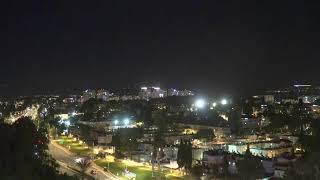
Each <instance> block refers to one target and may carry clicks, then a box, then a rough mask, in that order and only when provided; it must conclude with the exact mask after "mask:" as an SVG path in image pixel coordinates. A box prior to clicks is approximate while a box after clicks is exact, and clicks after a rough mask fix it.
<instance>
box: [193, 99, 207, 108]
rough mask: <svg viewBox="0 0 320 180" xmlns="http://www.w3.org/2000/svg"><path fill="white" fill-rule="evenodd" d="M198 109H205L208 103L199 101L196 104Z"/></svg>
mask: <svg viewBox="0 0 320 180" xmlns="http://www.w3.org/2000/svg"><path fill="white" fill-rule="evenodd" d="M195 105H196V107H197V108H200V109H201V108H204V106H205V105H206V102H205V101H204V100H203V99H198V100H197V101H196V103H195Z"/></svg>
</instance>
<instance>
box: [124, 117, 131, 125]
mask: <svg viewBox="0 0 320 180" xmlns="http://www.w3.org/2000/svg"><path fill="white" fill-rule="evenodd" d="M129 122H130V121H129V118H125V119H124V120H123V123H124V125H126V126H128V125H129Z"/></svg>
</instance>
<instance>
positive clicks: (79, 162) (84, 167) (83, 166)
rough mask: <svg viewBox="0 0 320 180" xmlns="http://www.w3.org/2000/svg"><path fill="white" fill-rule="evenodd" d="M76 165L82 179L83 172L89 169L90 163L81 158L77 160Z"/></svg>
mask: <svg viewBox="0 0 320 180" xmlns="http://www.w3.org/2000/svg"><path fill="white" fill-rule="evenodd" d="M76 163H77V165H78V166H79V167H80V169H81V176H82V179H84V175H85V172H86V170H87V169H88V168H89V167H90V164H91V162H90V160H89V159H87V158H81V159H79V160H77V161H76Z"/></svg>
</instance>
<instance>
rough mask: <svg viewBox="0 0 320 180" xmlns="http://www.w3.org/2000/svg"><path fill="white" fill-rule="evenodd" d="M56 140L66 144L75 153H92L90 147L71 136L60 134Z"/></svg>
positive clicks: (86, 154) (63, 144)
mask: <svg viewBox="0 0 320 180" xmlns="http://www.w3.org/2000/svg"><path fill="white" fill-rule="evenodd" d="M56 141H57V143H58V144H59V145H62V146H64V147H65V148H67V149H69V150H70V151H71V152H73V153H75V154H78V155H81V156H90V155H91V153H92V150H91V149H90V148H88V147H87V145H86V144H84V143H80V141H77V140H74V139H73V138H71V137H67V136H59V137H58V138H57V139H56Z"/></svg>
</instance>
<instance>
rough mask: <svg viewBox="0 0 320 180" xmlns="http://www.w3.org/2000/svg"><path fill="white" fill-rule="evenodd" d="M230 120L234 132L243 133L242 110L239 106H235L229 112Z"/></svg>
mask: <svg viewBox="0 0 320 180" xmlns="http://www.w3.org/2000/svg"><path fill="white" fill-rule="evenodd" d="M228 122H229V124H230V128H231V131H232V133H235V134H239V133H241V110H240V109H239V108H237V107H234V108H232V109H231V110H230V111H229V112H228Z"/></svg>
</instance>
